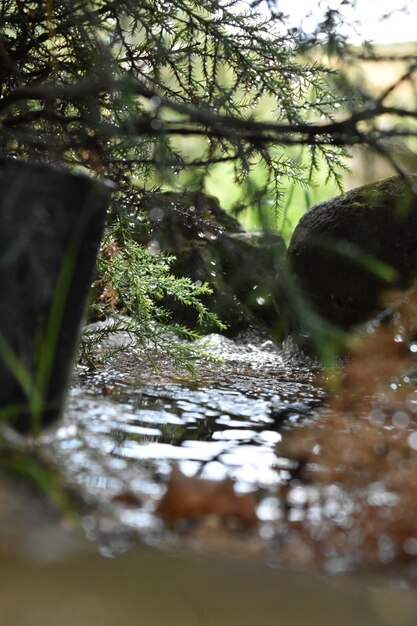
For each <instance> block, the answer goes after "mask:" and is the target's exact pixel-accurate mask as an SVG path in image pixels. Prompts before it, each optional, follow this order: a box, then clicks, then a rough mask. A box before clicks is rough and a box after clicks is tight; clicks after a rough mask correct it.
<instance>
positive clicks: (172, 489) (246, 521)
mask: <svg viewBox="0 0 417 626" xmlns="http://www.w3.org/2000/svg"><path fill="white" fill-rule="evenodd" d="M256 504H257V502H256V497H255V495H254V494H245V495H238V494H237V493H236V492H235V490H234V487H233V481H232V480H230V479H225V480H222V481H214V480H207V479H203V478H189V477H188V476H185V475H184V474H183V473H182V472H181V471H180V469H179V468H178V467H176V466H174V467H173V469H172V473H171V477H170V480H169V483H168V489H167V492H166V494H165V495H164V497H163V498H162V499H161V501H160V503H159V506H158V509H157V512H158V514H159V515H160V516H161V517H162V518H163V519H164V520H165V521H166V522H168V523H171V524H172V523H175V522H177V521H179V520H183V519H202V518H204V517H207V516H210V515H215V516H217V517H219V518H220V519H221V520H222V521H223V522H224V521H226V520H228V519H233V518H234V519H236V520H238V521H239V522H240V523H241V524H242V525H243V526H245V527H251V526H254V525H256V523H257V517H256Z"/></svg>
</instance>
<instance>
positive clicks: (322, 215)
mask: <svg viewBox="0 0 417 626" xmlns="http://www.w3.org/2000/svg"><path fill="white" fill-rule="evenodd" d="M413 179H414V180H415V181H416V183H417V176H414V177H413ZM288 258H289V263H290V266H291V268H292V271H293V273H294V275H295V276H296V278H297V280H298V282H299V285H300V287H301V290H302V292H303V293H304V294H305V296H306V297H307V298H308V299H309V300H310V302H311V304H312V305H313V307H314V309H315V310H316V311H317V312H318V313H320V314H321V315H322V316H323V317H324V318H325V319H327V320H328V321H330V322H332V323H334V324H336V325H338V326H340V327H342V328H350V327H352V326H354V325H356V324H358V323H361V322H363V321H365V320H366V319H369V318H370V317H371V316H372V315H373V314H375V313H376V312H377V311H378V310H379V309H381V308H382V305H381V301H380V298H381V294H382V292H383V291H384V290H386V289H388V288H390V287H392V286H395V287H401V288H402V287H406V286H407V285H408V284H409V283H410V281H411V279H412V277H413V276H414V274H415V271H416V269H417V195H416V194H415V192H414V191H413V190H412V188H411V186H410V185H409V184H408V183H407V182H406V181H405V180H403V179H402V178H401V177H399V176H394V177H392V178H387V179H384V180H381V181H378V182H375V183H371V184H369V185H365V186H363V187H359V188H357V189H353V190H351V191H349V192H348V193H347V194H346V195H345V196H338V197H337V198H333V199H331V200H328V201H325V202H322V203H321V204H318V205H316V206H315V207H313V208H312V209H311V210H310V211H308V212H307V213H306V214H305V215H304V216H303V217H302V218H301V220H300V222H299V224H298V226H297V228H296V229H295V231H294V234H293V237H292V240H291V243H290V246H289V249H288Z"/></svg>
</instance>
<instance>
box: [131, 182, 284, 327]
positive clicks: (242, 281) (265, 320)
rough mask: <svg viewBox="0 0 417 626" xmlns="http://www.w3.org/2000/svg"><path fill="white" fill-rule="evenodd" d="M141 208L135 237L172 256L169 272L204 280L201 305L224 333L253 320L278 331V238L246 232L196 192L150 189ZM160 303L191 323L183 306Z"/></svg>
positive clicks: (189, 313)
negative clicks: (206, 292)
mask: <svg viewBox="0 0 417 626" xmlns="http://www.w3.org/2000/svg"><path fill="white" fill-rule="evenodd" d="M142 210H143V211H144V212H145V214H146V215H147V216H148V220H149V222H150V223H151V229H150V232H149V229H143V230H140V229H138V230H137V231H136V238H137V240H138V241H139V242H140V243H142V244H145V245H147V246H148V247H150V248H151V249H152V248H153V249H157V250H163V251H165V252H168V253H170V254H172V255H174V256H175V257H176V261H175V262H174V263H173V265H172V271H173V273H174V274H175V275H177V276H189V277H191V278H192V280H194V281H199V282H201V283H203V282H207V283H209V285H210V286H211V288H212V290H213V294H212V295H211V296H207V297H206V299H205V304H206V305H207V306H208V307H209V308H210V309H211V310H212V311H214V312H215V313H216V314H217V315H218V316H219V317H220V319H221V320H222V321H224V322H226V323H227V324H228V325H229V332H230V334H232V335H233V334H234V333H236V332H238V331H239V330H242V329H244V328H246V327H248V326H249V325H253V324H256V323H257V322H260V323H262V324H265V325H267V326H268V328H272V329H275V330H276V333H277V334H278V335H279V334H280V333H281V329H280V314H279V306H278V304H277V302H278V287H277V274H278V273H279V264H280V261H281V260H282V259H283V258H284V256H285V245H284V242H283V239H282V237H280V236H279V235H274V234H263V233H247V232H246V231H245V230H244V229H243V228H242V226H241V224H240V223H239V222H238V220H237V219H236V218H234V217H233V216H232V215H230V214H229V213H227V212H226V211H225V210H224V209H222V208H221V207H220V204H219V202H218V200H217V199H216V198H214V197H212V196H208V195H206V194H204V193H201V192H185V193H182V194H179V193H174V192H169V193H155V194H152V195H151V196H149V197H148V198H146V200H145V201H144V202H143V205H142ZM165 306H166V307H167V308H169V309H170V310H171V311H172V315H173V319H174V320H175V321H177V322H180V323H185V324H187V325H188V326H190V327H196V326H197V319H196V313H195V312H194V311H192V310H191V309H190V308H189V307H184V306H181V305H180V304H178V303H177V302H174V301H173V300H169V301H168V300H167V301H166V302H165ZM200 330H203V331H204V332H208V331H210V330H213V329H211V328H203V329H201V328H200Z"/></svg>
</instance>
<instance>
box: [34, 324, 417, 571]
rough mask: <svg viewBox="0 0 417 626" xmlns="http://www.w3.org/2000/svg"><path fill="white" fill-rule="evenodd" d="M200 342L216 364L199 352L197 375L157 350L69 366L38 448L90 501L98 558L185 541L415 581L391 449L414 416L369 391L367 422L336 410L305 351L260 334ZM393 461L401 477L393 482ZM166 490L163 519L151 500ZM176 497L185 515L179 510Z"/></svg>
mask: <svg viewBox="0 0 417 626" xmlns="http://www.w3.org/2000/svg"><path fill="white" fill-rule="evenodd" d="M209 340H210V344H211V345H210V351H211V353H212V355H214V356H219V357H221V360H204V359H200V360H197V361H196V362H195V369H196V372H197V373H196V376H195V377H193V376H191V375H190V373H189V372H188V371H185V370H184V371H176V370H175V369H174V367H173V364H172V362H171V361H170V360H169V358H164V359H161V360H160V361H159V366H160V368H159V371H158V372H156V371H155V370H154V369H153V368H152V366H151V365H150V362H149V358H148V357H147V356H146V355H141V354H138V353H135V352H130V353H129V352H127V353H125V354H123V355H122V356H119V357H117V358H115V359H113V360H112V361H110V362H108V363H107V364H106V365H105V366H104V367H103V368H102V369H98V370H96V371H95V372H87V371H82V370H81V371H79V373H78V377H77V380H76V383H75V385H74V387H73V389H72V391H71V394H70V399H69V403H68V407H67V410H66V413H65V418H64V421H63V423H62V425H61V427H60V428H59V429H58V430H57V431H56V433H54V434H53V435H50V436H49V438H48V439H47V440H45V441H44V443H48V445H49V446H50V447H51V448H52V450H53V454H54V456H55V458H56V459H57V461H58V463H59V464H60V466H61V468H62V473H63V476H64V479H65V481H66V483H67V484H69V485H71V487H72V488H73V489H75V490H76V491H78V492H79V493H81V495H82V496H83V498H84V499H85V500H86V501H87V502H88V503H89V506H90V508H89V512H88V514H86V515H85V516H84V518H83V520H82V525H83V527H84V530H85V532H86V534H87V536H88V537H89V538H91V539H94V540H95V541H97V543H98V545H99V549H100V551H101V552H102V554H105V555H115V554H118V553H122V552H125V551H127V550H129V549H130V548H131V547H132V546H133V545H135V544H138V543H145V544H148V545H150V546H158V547H167V546H173V545H176V546H178V545H182V546H187V547H188V548H189V547H190V546H192V547H193V549H194V548H195V547H196V546H197V545H198V546H199V549H209V550H211V549H214V550H219V551H220V552H224V551H225V550H226V551H228V550H230V549H231V550H232V551H235V550H237V551H238V552H239V553H241V554H252V553H253V552H254V551H255V552H256V553H257V554H259V555H262V557H261V558H263V559H266V560H267V561H268V562H269V563H271V564H274V565H276V566H285V567H290V568H296V569H313V570H317V569H318V570H321V571H325V572H327V573H328V574H331V575H334V574H339V575H340V574H341V573H343V572H347V571H352V570H357V569H361V570H363V569H364V568H365V569H366V568H368V569H375V568H380V569H387V568H391V569H393V568H394V569H395V568H398V567H399V568H402V570H401V571H403V570H404V567H405V568H406V575H407V576H409V575H411V576H412V577H414V576H415V575H417V567H416V564H415V558H414V555H415V554H417V547H416V545H417V527H416V525H415V524H414V523H413V522H412V520H413V519H415V517H414V516H413V515H412V510H414V509H412V505H411V504H410V502H413V501H414V495H413V493H414V492H413V491H412V487H411V485H413V484H415V481H414V474H410V471H409V464H410V462H411V461H412V459H411V461H410V460H409V459H408V457H407V458H406V459H405V460H404V461H402V460H401V459H402V457H401V454H403V452H402V451H403V449H404V445H408V447H407V450H408V451H409V452H410V450H411V453H413V454H414V455H416V453H415V452H413V448H412V445H411V443H412V435H413V432H414V431H415V429H416V424H415V423H414V421H413V417H412V411H409V413H410V415H411V417H410V416H409V415H408V414H406V412H405V409H403V410H401V407H400V406H399V405H398V399H397V400H396V405H395V407H394V409H393V416H392V419H391V418H390V417H389V418H388V417H387V415H388V413H383V411H382V410H381V408H378V407H380V405H381V406H382V404H381V399H380V398H378V397H376V399H375V403H376V404H375V407H373V408H372V407H371V408H370V409H369V410H368V413H366V412H365V413H364V415H355V416H350V415H349V411H346V412H345V413H342V414H338V413H337V412H335V411H334V410H333V411H330V410H329V408H328V405H329V402H328V400H327V399H326V394H325V392H324V391H323V389H322V388H321V387H320V385H319V384H318V383H317V376H318V373H319V372H318V367H317V364H316V363H315V362H314V361H313V360H312V359H310V358H308V357H306V356H305V355H300V354H298V353H296V352H295V351H293V350H291V349H288V346H287V347H285V348H284V349H279V348H277V347H276V346H275V345H274V344H272V343H271V342H270V341H264V340H263V339H262V338H260V337H246V338H241V339H240V340H236V341H233V340H231V339H227V338H225V337H222V336H220V335H212V336H210V337H209ZM408 384H409V385H411V386H412V384H413V383H411V382H409V383H408ZM399 387H401V385H400V384H399V383H396V389H397V388H399ZM410 388H411V387H410ZM411 395H412V393H411ZM411 395H410V391H407V393H406V395H405V398H406V401H407V402H408V403H409V404H410V402H411V401H410V398H411ZM378 402H379V404H378ZM384 402H385V404H386V403H387V398H386V397H384ZM410 406H411V405H410ZM404 407H405V408H407V407H406V406H405V405H404ZM384 410H385V412H387V411H388V409H387V408H386V406H385V409H384ZM382 414H383V415H384V420H385V421H386V422H387V425H386V426H384V424H383V423H382V422H381V419H382V417H381V415H382ZM378 416H379V419H377V417H378ZM405 418H407V419H405ZM381 433H382V435H381ZM384 433H385V434H384ZM381 436H382V437H385V439H384V438H382V439H381ZM407 441H408V444H407ZM410 442H411V443H410ZM398 455H400V457H401V458H400V457H399V456H398ZM399 458H400V461H401V463H402V465H401V463H400V464H399V462H398V459H399ZM389 464H391V465H389ZM173 468H174V469H173ZM398 468H402V469H401V471H403V472H407V471H408V474H405V476H406V478H407V476H409V479H408V481H409V483H410V485H409V486H408V487H407V488H405V489H404V488H399V487H398V484H397V483H398V481H399V480H402V478H401V477H399V475H398V471H399V470H398ZM177 469H179V470H180V472H181V473H182V475H184V476H185V477H186V478H189V479H192V478H198V480H199V481H200V482H198V483H194V482H192V481H191V482H190V481H189V482H184V480H183V479H182V478H181V479H180V482H179V483H178V481H177V482H175V481H174V483H173V484H174V487H175V489H174V487H172V484H171V483H172V481H173V480H174V478H175V476H177V474H176V472H177ZM397 470H398V471H397ZM172 476H174V478H171V477H172ZM229 479H230V480H231V481H232V484H233V487H230V484H229V483H227V480H229ZM175 480H176V479H175ZM170 481H171V483H170ZM209 481H211V482H209ZM395 481H397V482H395ZM402 482H404V481H402ZM213 485H214V486H213ZM171 490H173V493H175V496H173V497H172V498H171V500H173V501H174V512H172V508H171V509H169V511H168V515H167V514H166V508H164V507H162V508H161V504H160V503H161V502H164V498H167V495H166V494H167V493H168V495H169V494H170V493H171ZM213 490H214V492H215V493H214V496H213ZM216 490H217V491H216ZM178 493H179V495H178ZM184 494H185V495H184ZM201 494H203V495H201ZM187 498H188V499H189V498H192V499H193V502H194V504H193V507H194V508H193V509H192V511H193V513H195V512H196V511H197V513H196V514H195V515H194V517H196V518H197V519H196V521H191V520H189V519H188V517H189V516H188V515H185V517H186V518H187V519H186V520H185V521H184V520H183V521H181V519H180V518H181V511H182V509H181V510H180V512H178V510H177V509H178V507H184V506H185V507H187V506H188V504H187ZM207 498H209V499H210V502H211V501H213V502H214V504H210V505H207V502H206V500H207ZM245 498H246V499H245ZM225 499H226V504H225V503H224V500H225ZM177 501H180V502H181V505H178V506H177ZM196 502H197V503H196ZM218 502H220V504H218ZM171 504H172V502H171ZM213 512H214V514H213ZM255 518H256V522H257V523H256V524H254V523H252V522H253V521H254V519H255ZM410 520H411V521H410ZM404 571H405V570H404Z"/></svg>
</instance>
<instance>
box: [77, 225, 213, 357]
mask: <svg viewBox="0 0 417 626" xmlns="http://www.w3.org/2000/svg"><path fill="white" fill-rule="evenodd" d="M173 260H174V258H173V257H171V256H168V255H166V254H163V253H161V252H157V253H151V252H149V251H148V250H147V249H146V248H145V247H143V246H141V245H139V244H138V243H136V242H135V241H134V240H133V239H132V237H131V233H130V229H129V228H128V227H127V226H126V223H125V221H124V220H119V221H118V222H116V223H115V224H114V225H113V226H111V227H110V228H109V229H108V231H107V234H106V236H105V238H104V241H103V243H102V247H101V253H100V255H99V258H98V267H97V272H98V277H97V280H96V281H95V285H94V287H95V289H96V290H97V291H98V292H99V294H100V295H99V296H98V297H97V299H96V302H95V303H94V305H93V307H92V309H93V312H94V314H95V315H96V316H97V317H98V318H99V319H104V318H106V317H110V319H111V320H112V321H111V323H110V324H108V325H106V326H104V327H99V328H98V329H96V328H92V329H91V330H89V331H88V330H87V331H86V332H84V334H83V337H82V345H81V362H83V363H86V364H88V365H91V364H94V362H95V360H96V357H97V350H96V349H95V348H93V346H95V345H96V344H97V343H98V344H100V342H103V341H106V340H107V339H108V338H109V336H111V335H113V334H114V333H124V334H125V336H127V337H128V338H129V341H128V343H129V344H130V345H132V344H133V345H134V346H136V347H138V348H146V349H147V350H149V351H150V354H152V353H153V352H155V350H159V349H163V351H164V353H165V354H167V353H168V354H170V355H171V356H172V357H174V361H175V362H177V363H181V364H182V365H186V366H187V367H188V368H190V369H192V362H191V361H190V360H189V359H188V358H187V357H188V356H192V355H194V354H195V353H196V349H195V348H193V346H191V345H189V344H188V343H186V342H181V341H180V342H179V341H178V339H179V338H182V339H186V340H190V339H196V338H198V337H199V335H198V333H196V332H195V331H192V330H190V329H189V328H187V327H185V326H183V325H180V324H173V323H171V322H170V314H169V310H168V308H167V306H166V305H165V306H164V301H166V300H167V299H169V298H172V299H173V300H176V301H178V302H181V304H183V305H186V306H189V307H192V308H193V309H194V310H195V311H196V312H197V314H198V322H199V324H201V325H204V323H206V322H208V323H210V325H215V326H217V327H218V328H219V329H220V330H223V329H225V326H224V324H222V323H221V321H220V320H219V319H218V318H217V317H216V315H215V314H214V313H212V312H211V311H209V310H208V309H207V308H206V307H205V306H204V305H203V304H202V302H201V300H200V298H201V296H203V295H207V294H210V293H211V289H210V288H209V286H208V285H207V284H201V285H197V284H195V283H193V282H192V280H191V279H190V278H188V277H184V278H178V277H176V276H174V275H173V274H171V273H170V264H171V263H172V261H173ZM114 313H118V314H122V316H120V315H116V316H114V317H112V315H113V314H114ZM92 344H93V346H92ZM92 348H93V349H92ZM120 349H123V346H122V347H121V348H120V347H117V346H116V347H115V348H111V349H110V350H107V351H106V354H107V355H108V354H109V353H111V354H114V353H115V352H117V351H118V350H120ZM155 364H157V363H155Z"/></svg>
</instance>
